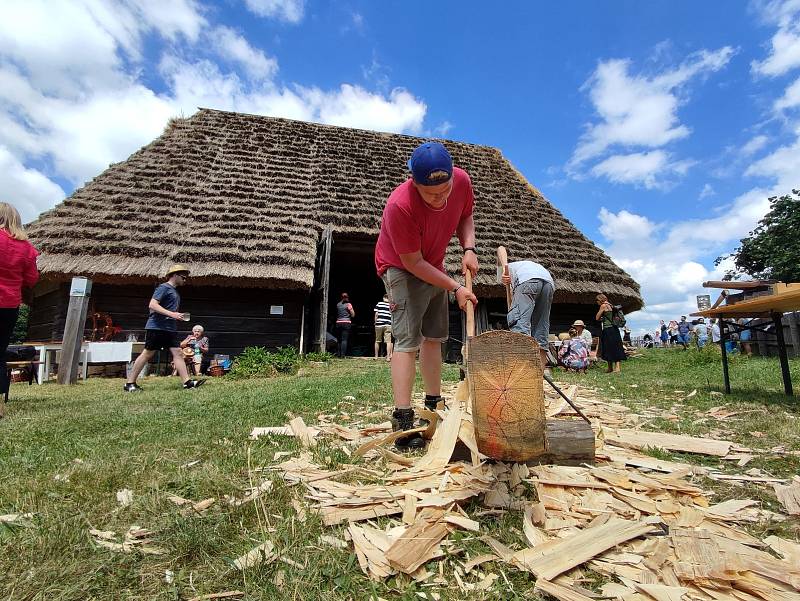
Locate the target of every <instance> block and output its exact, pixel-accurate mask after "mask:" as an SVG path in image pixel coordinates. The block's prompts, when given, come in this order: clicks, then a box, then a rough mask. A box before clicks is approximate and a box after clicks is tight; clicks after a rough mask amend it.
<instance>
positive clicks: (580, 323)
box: [572, 319, 586, 328]
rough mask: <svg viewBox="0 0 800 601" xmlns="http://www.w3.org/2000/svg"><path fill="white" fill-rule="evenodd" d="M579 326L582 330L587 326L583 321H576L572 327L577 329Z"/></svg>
mask: <svg viewBox="0 0 800 601" xmlns="http://www.w3.org/2000/svg"><path fill="white" fill-rule="evenodd" d="M578 326H581V327H582V328H585V327H586V324H585V323H583V320H582V319H576V320H575V321H573V322H572V327H573V328H577V327H578Z"/></svg>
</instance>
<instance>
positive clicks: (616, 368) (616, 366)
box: [614, 361, 622, 373]
mask: <svg viewBox="0 0 800 601" xmlns="http://www.w3.org/2000/svg"><path fill="white" fill-rule="evenodd" d="M621 365H622V362H621V361H614V371H615V372H616V373H619V372H620V371H622V370H621Z"/></svg>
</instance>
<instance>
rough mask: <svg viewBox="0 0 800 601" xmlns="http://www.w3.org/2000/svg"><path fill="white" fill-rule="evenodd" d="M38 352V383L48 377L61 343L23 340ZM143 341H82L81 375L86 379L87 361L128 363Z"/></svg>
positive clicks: (142, 344) (139, 350)
mask: <svg viewBox="0 0 800 601" xmlns="http://www.w3.org/2000/svg"><path fill="white" fill-rule="evenodd" d="M23 344H25V345H26V346H32V347H34V348H35V349H36V351H37V352H38V353H39V374H38V375H39V377H38V378H37V379H38V383H39V384H42V383H44V382H45V381H46V380H47V379H48V378H49V377H50V371H51V369H52V366H53V357H54V356H55V355H56V353H58V352H59V351H61V350H62V347H63V343H62V342H59V341H51V342H25V343H23ZM143 349H144V342H133V341H128V342H84V343H83V344H82V345H81V354H80V363H81V364H82V369H81V375H82V377H83V379H84V380H85V379H86V376H87V373H88V370H89V363H122V362H124V363H128V362H130V360H131V358H132V355H133V353H141V352H142V350H143Z"/></svg>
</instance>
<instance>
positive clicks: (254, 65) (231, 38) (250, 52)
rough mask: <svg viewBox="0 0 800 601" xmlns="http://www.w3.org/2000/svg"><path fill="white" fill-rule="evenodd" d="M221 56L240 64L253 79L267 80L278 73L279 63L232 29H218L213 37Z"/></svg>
mask: <svg viewBox="0 0 800 601" xmlns="http://www.w3.org/2000/svg"><path fill="white" fill-rule="evenodd" d="M212 39H213V40H214V45H215V47H216V48H217V50H218V52H219V54H220V55H221V56H222V57H224V58H227V59H230V60H232V61H234V62H237V63H239V64H240V65H242V67H244V69H245V70H246V71H247V73H249V74H250V76H251V77H253V78H256V79H266V78H269V77H272V76H274V75H275V73H276V72H277V71H278V61H276V60H275V59H274V58H267V56H266V55H265V54H264V52H263V51H262V50H259V49H257V48H253V47H252V46H251V45H250V43H249V42H248V41H247V40H246V39H244V38H243V37H242V36H241V35H239V34H238V33H236V32H235V31H234V30H233V29H231V28H230V27H217V28H215V29H214V33H213V35H212Z"/></svg>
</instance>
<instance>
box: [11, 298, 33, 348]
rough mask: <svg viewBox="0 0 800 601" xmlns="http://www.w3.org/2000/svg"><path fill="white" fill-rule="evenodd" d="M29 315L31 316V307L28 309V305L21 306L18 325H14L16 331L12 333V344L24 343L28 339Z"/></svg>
mask: <svg viewBox="0 0 800 601" xmlns="http://www.w3.org/2000/svg"><path fill="white" fill-rule="evenodd" d="M29 315H30V307H28V305H20V306H19V317H18V318H17V323H16V324H14V331H13V332H12V333H11V343H12V344H16V343H19V342H22V341H23V340H25V339H26V338H27V337H28V316H29Z"/></svg>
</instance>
